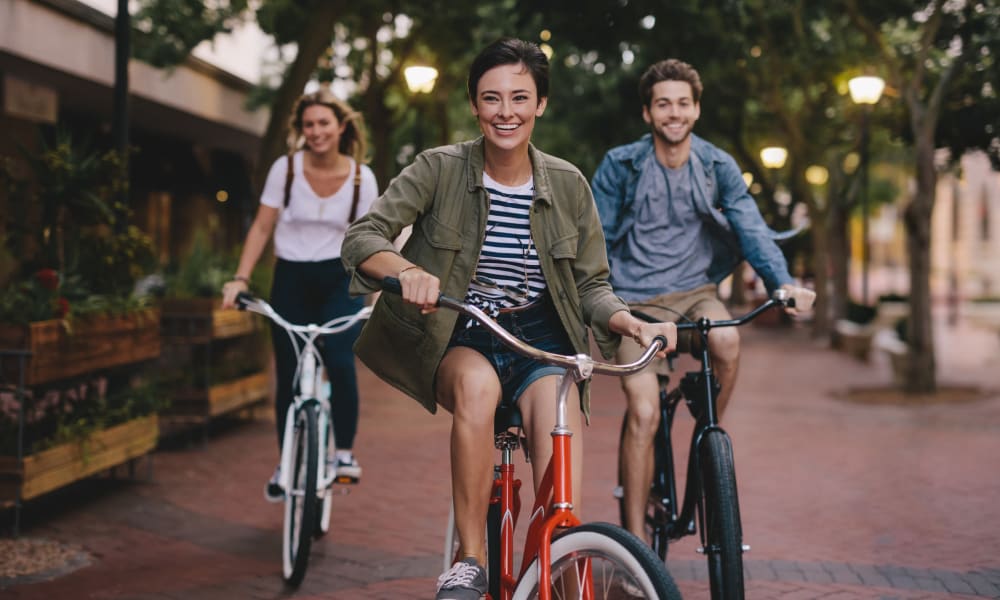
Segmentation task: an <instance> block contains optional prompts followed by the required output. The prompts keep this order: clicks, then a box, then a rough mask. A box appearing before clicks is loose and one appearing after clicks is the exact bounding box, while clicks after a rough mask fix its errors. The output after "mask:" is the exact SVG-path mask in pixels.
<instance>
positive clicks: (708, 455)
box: [700, 430, 743, 600]
mask: <svg viewBox="0 0 1000 600" xmlns="http://www.w3.org/2000/svg"><path fill="white" fill-rule="evenodd" d="M700 459H701V477H702V489H703V491H704V515H703V522H702V531H703V532H704V540H705V555H706V557H707V558H708V579H709V584H710V587H711V589H712V600H742V598H743V531H742V527H741V525H740V509H739V502H738V499H737V496H736V471H735V469H734V467H733V449H732V446H731V445H730V442H729V437H728V436H727V435H726V434H725V433H724V432H722V431H719V430H712V431H708V432H706V433H705V437H704V439H703V440H702V445H701V456H700Z"/></svg>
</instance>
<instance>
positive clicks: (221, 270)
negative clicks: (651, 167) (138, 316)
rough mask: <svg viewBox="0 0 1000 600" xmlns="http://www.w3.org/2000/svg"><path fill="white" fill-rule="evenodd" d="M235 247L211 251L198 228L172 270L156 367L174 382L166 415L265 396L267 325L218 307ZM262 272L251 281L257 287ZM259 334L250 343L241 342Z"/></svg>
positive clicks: (204, 415)
mask: <svg viewBox="0 0 1000 600" xmlns="http://www.w3.org/2000/svg"><path fill="white" fill-rule="evenodd" d="M237 261H238V255H237V254H236V253H235V252H230V253H225V252H216V251H213V249H212V248H211V247H210V244H209V242H208V236H207V235H206V234H205V232H204V231H199V232H196V233H195V235H194V238H193V242H192V245H191V249H190V251H189V252H188V254H187V255H186V257H185V258H184V259H183V260H181V261H180V262H179V263H178V264H177V265H175V266H174V267H173V268H172V269H170V271H169V273H168V275H167V277H166V287H165V297H164V299H163V302H162V305H161V306H162V315H161V322H162V336H163V340H164V344H165V350H164V356H163V360H161V372H162V373H163V374H164V376H165V377H167V378H169V380H170V382H171V384H172V385H171V388H172V399H171V408H170V410H169V411H168V412H167V413H165V416H169V417H170V420H171V421H181V422H183V421H195V422H199V421H200V422H206V421H207V420H208V419H210V418H212V417H215V416H218V415H222V414H224V413H229V412H232V411H234V410H237V409H241V408H244V407H247V406H249V405H252V404H256V403H259V402H262V401H263V400H265V399H267V398H268V397H269V396H270V389H271V385H270V378H269V376H268V373H267V371H266V369H265V358H266V356H267V348H268V347H269V346H268V345H267V343H266V337H265V336H266V335H267V330H266V328H263V327H262V326H261V323H260V320H259V319H258V318H257V317H256V316H255V315H254V314H252V313H248V312H245V311H237V310H231V309H230V310H223V309H222V307H221V304H220V302H221V289H222V284H223V283H224V282H226V281H228V280H229V279H230V278H231V277H232V274H233V273H235V272H236V263H237ZM263 274H264V270H262V269H257V270H256V271H255V272H254V276H253V277H252V278H251V279H252V281H253V283H252V286H253V287H254V288H255V289H261V288H262V287H263V285H264V284H265V283H266V282H263V281H262V276H263ZM251 338H257V342H256V343H246V342H247V340H248V339H251Z"/></svg>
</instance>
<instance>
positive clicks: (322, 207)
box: [260, 150, 378, 262]
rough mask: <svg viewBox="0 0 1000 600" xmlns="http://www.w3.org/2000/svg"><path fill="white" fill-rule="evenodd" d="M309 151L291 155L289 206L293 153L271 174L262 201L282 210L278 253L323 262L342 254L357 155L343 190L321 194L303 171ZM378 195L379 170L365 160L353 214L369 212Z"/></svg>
mask: <svg viewBox="0 0 1000 600" xmlns="http://www.w3.org/2000/svg"><path fill="white" fill-rule="evenodd" d="M303 155H304V151H303V150H299V151H298V152H296V153H295V155H294V157H293V159H292V168H293V170H294V172H293V178H292V189H291V192H290V195H289V198H290V199H289V202H288V206H287V207H285V206H284V204H285V177H286V176H287V174H288V157H287V156H281V157H279V158H278V159H277V160H276V161H274V164H273V165H271V170H270V171H269V172H268V174H267V181H266V182H265V184H264V191H263V192H262V193H261V196H260V203H261V204H263V205H264V206H270V207H272V208H277V209H278V210H280V211H281V215H280V217H279V218H278V224H277V226H276V227H275V230H274V253H275V255H277V257H278V258H282V259H284V260H291V261H296V262H318V261H321V260H329V259H332V258H339V257H340V247H341V246H342V245H343V243H344V234H345V233H346V232H347V227H348V226H349V225H350V223H348V222H347V219H348V217H350V213H351V203H352V202H353V201H354V165H355V162H354V159H351V174H350V175H349V176H348V177H347V179H346V180H345V181H344V184H343V185H342V186H341V187H340V189H339V190H337V191H336V192H334V193H333V194H332V195H330V196H325V197H321V196H317V195H316V192H315V191H313V189H312V186H310V185H309V182H308V181H307V180H306V176H305V174H304V173H303V171H302V160H303ZM377 197H378V183H377V182H376V181H375V174H374V173H373V172H372V170H371V169H370V168H368V166H367V165H361V189H360V190H359V195H358V208H357V212H356V213H355V215H354V218H355V219H357V218H358V217H360V216H362V215H364V214H365V213H367V212H368V210H369V209H370V208H371V206H372V203H374V202H375V199H376V198H377Z"/></svg>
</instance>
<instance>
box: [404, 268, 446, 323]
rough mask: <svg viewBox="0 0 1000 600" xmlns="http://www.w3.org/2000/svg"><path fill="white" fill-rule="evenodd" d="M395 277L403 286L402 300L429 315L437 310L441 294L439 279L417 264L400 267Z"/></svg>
mask: <svg viewBox="0 0 1000 600" xmlns="http://www.w3.org/2000/svg"><path fill="white" fill-rule="evenodd" d="M396 278H397V279H398V280H399V285H400V287H402V288H403V294H402V295H403V300H404V301H406V302H409V303H410V304H416V305H417V306H419V307H420V313H421V314H424V315H429V314H431V313H433V312H435V311H437V302H438V296H440V295H441V280H440V279H438V278H437V277H436V276H434V275H432V274H430V273H428V272H427V271H424V270H423V269H422V268H421V267H420V266H418V265H411V266H409V267H405V268H404V269H402V270H401V271H400V272H399V274H398V275H396Z"/></svg>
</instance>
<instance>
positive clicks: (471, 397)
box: [437, 347, 500, 564]
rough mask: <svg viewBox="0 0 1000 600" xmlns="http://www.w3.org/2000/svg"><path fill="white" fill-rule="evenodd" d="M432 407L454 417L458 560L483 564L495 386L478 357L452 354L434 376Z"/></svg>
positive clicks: (455, 351)
mask: <svg viewBox="0 0 1000 600" xmlns="http://www.w3.org/2000/svg"><path fill="white" fill-rule="evenodd" d="M437 401H438V404H440V405H441V406H442V407H444V408H445V409H446V410H448V411H449V412H451V413H452V415H454V417H453V419H452V424H451V485H452V496H453V498H454V502H455V528H456V529H457V530H458V540H459V545H460V547H459V556H460V557H463V558H464V557H469V556H472V557H475V558H476V560H478V561H479V563H480V564H483V563H485V560H486V540H485V539H484V535H483V532H484V523H486V512H487V509H488V508H489V500H490V488H491V486H492V485H493V469H492V467H493V416H494V414H495V412H496V407H497V404H498V403H499V402H500V381H499V380H498V379H497V376H496V372H495V371H494V370H493V367H492V366H491V365H490V363H489V362H488V361H487V360H486V358H485V357H483V355H481V354H479V353H478V352H476V351H475V350H471V349H469V348H463V347H458V348H452V349H451V350H449V351H448V353H447V354H445V357H444V359H443V360H442V361H441V365H440V366H439V367H438V373H437Z"/></svg>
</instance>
